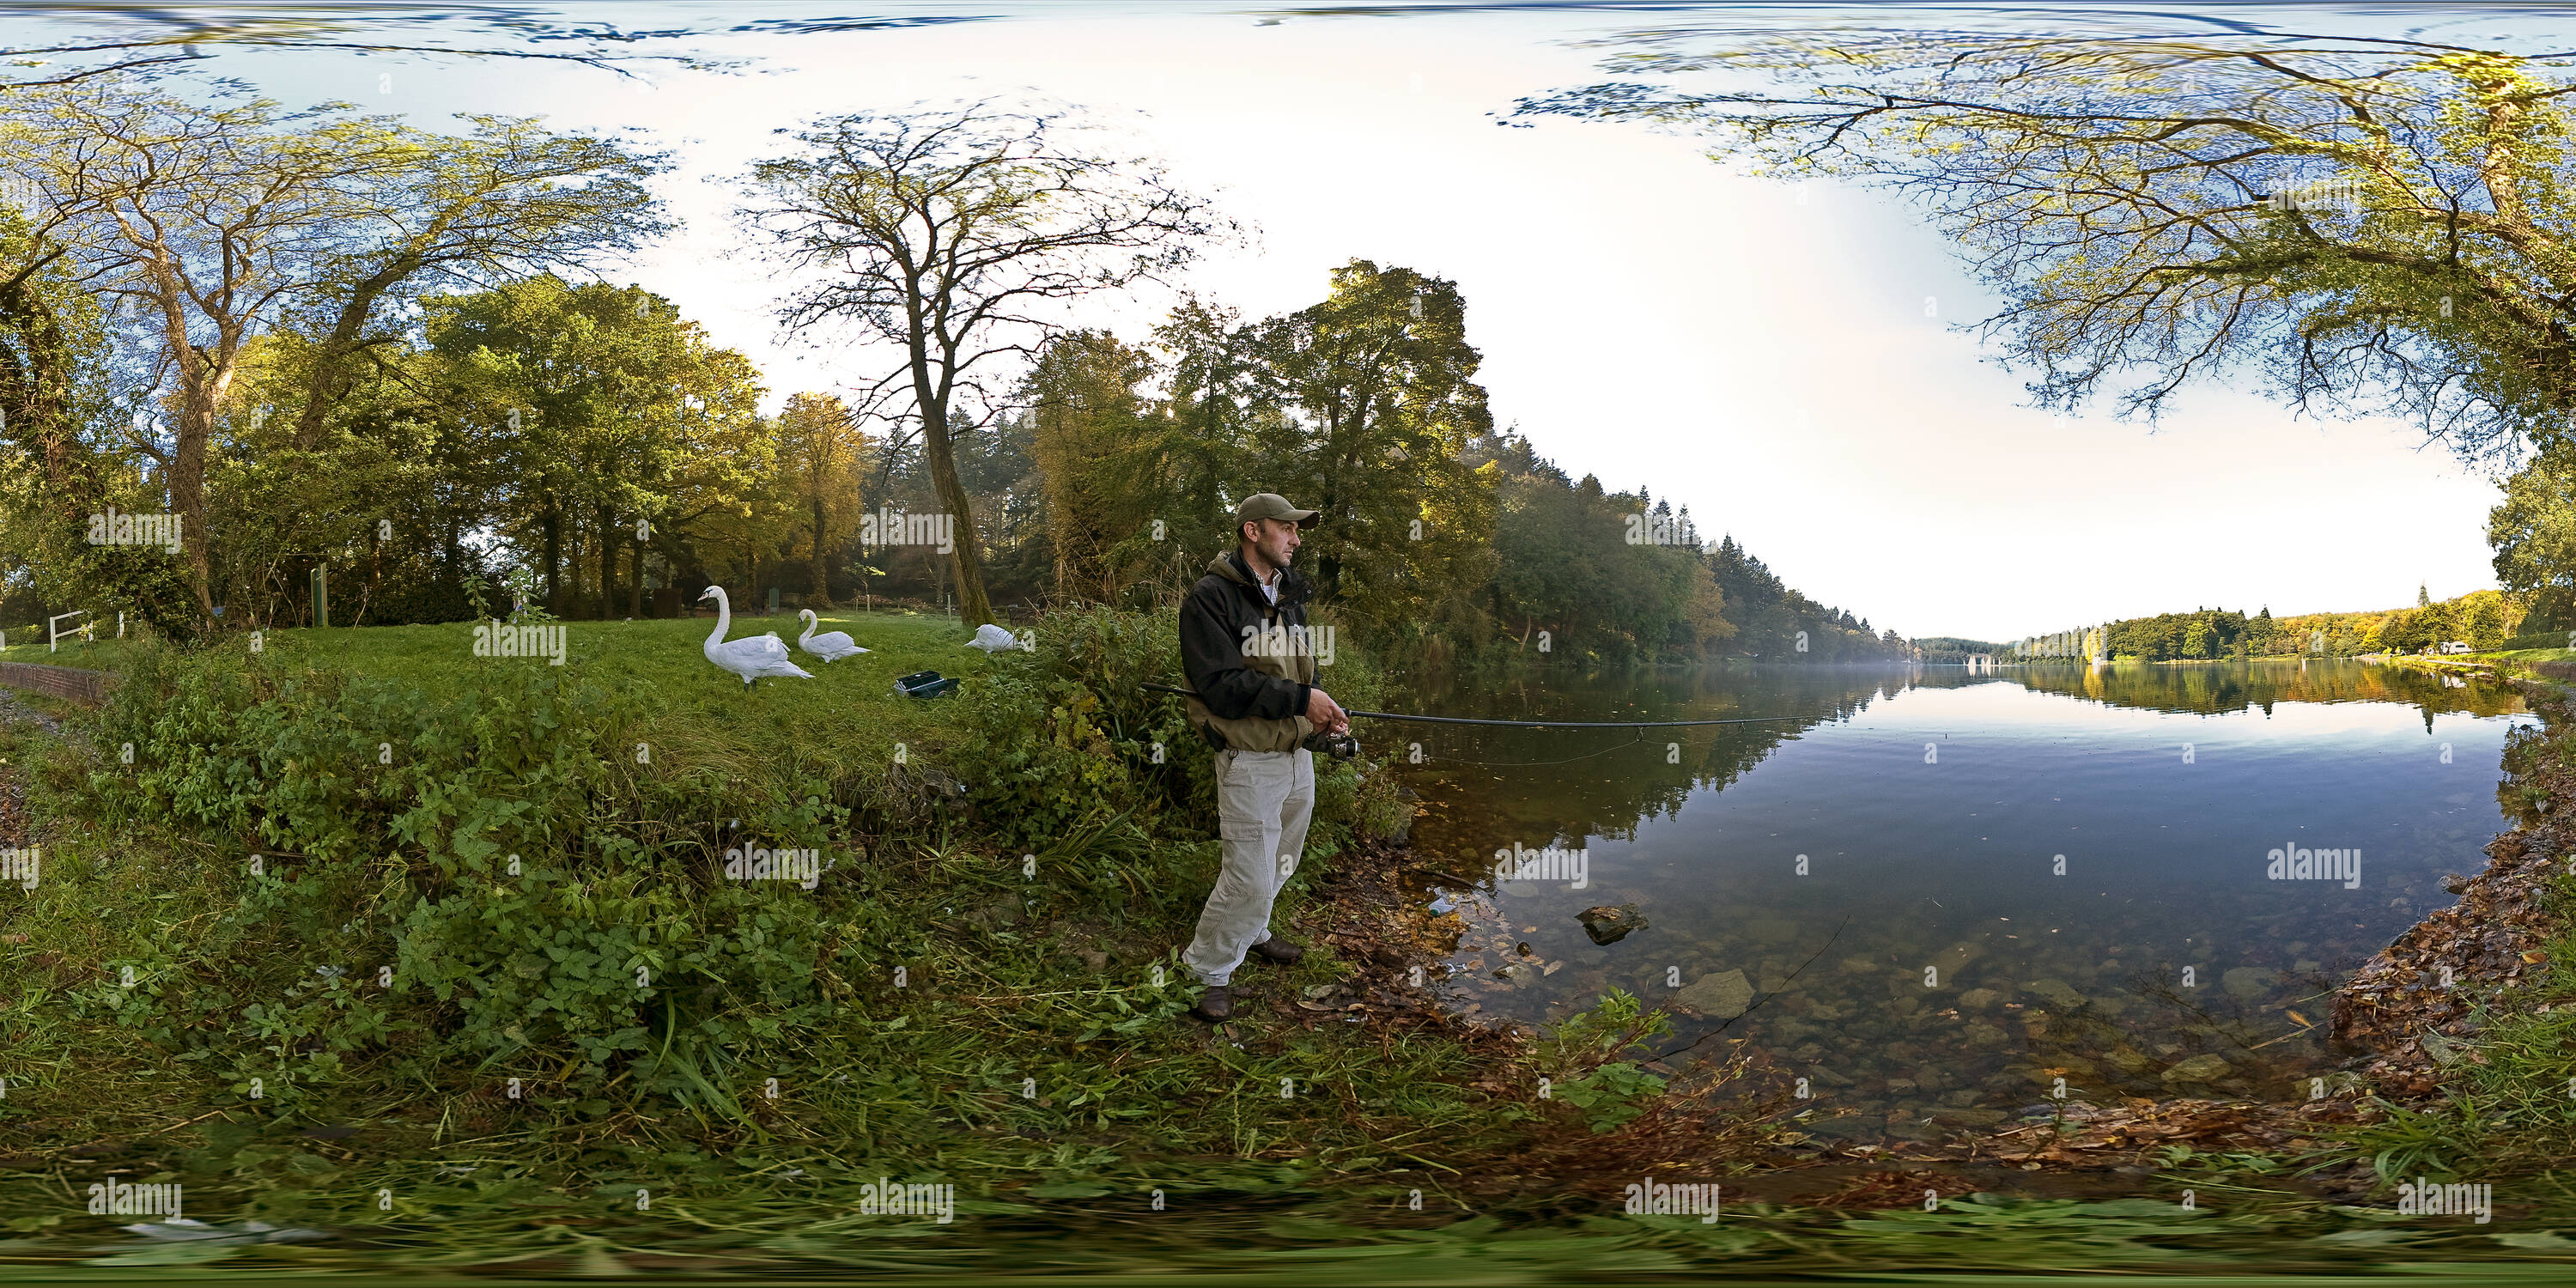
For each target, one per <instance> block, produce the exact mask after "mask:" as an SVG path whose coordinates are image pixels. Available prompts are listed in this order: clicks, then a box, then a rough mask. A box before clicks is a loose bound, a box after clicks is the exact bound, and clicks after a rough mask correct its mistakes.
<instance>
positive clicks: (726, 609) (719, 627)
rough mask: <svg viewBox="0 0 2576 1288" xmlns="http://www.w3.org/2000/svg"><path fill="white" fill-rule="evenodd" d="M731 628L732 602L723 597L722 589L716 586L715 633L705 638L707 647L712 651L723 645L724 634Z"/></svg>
mask: <svg viewBox="0 0 2576 1288" xmlns="http://www.w3.org/2000/svg"><path fill="white" fill-rule="evenodd" d="M732 628H733V601H732V600H730V599H727V598H726V597H725V593H724V587H722V586H718V587H716V632H715V634H713V635H710V636H708V637H707V647H708V648H709V649H713V648H714V647H715V646H716V645H718V644H721V643H723V642H724V637H725V632H726V631H728V630H731V629H732Z"/></svg>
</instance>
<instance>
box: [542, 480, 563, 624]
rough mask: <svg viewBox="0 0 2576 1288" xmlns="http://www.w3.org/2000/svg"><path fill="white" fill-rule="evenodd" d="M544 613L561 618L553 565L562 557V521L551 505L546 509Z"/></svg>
mask: <svg viewBox="0 0 2576 1288" xmlns="http://www.w3.org/2000/svg"><path fill="white" fill-rule="evenodd" d="M545 531H546V585H545V596H546V611H547V612H549V613H555V614H556V615H557V616H561V605H559V604H558V603H557V602H556V600H555V564H556V562H557V561H558V560H560V559H561V558H562V555H563V519H562V517H561V516H560V515H558V514H557V513H556V512H555V508H554V507H553V506H551V505H549V506H547V507H546V517H545Z"/></svg>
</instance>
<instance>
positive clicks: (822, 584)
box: [808, 488, 832, 609]
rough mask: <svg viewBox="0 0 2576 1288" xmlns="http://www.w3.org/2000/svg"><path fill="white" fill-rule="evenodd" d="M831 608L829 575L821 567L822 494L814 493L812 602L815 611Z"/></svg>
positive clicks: (817, 491) (816, 491) (816, 490)
mask: <svg viewBox="0 0 2576 1288" xmlns="http://www.w3.org/2000/svg"><path fill="white" fill-rule="evenodd" d="M831 606H832V581H831V574H830V573H829V572H828V571H827V570H826V569H825V568H824V566H823V492H822V489H820V488H817V489H815V491H814V602H813V603H812V604H810V605H808V607H812V608H816V609H824V608H830V607H831Z"/></svg>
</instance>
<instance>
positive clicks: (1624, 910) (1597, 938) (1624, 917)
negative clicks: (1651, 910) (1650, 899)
mask: <svg viewBox="0 0 2576 1288" xmlns="http://www.w3.org/2000/svg"><path fill="white" fill-rule="evenodd" d="M1575 920H1577V921H1580V922H1582V923H1583V933H1584V934H1587V935H1590V936H1591V937H1592V942H1594V943H1596V944H1615V943H1617V942H1619V941H1620V940H1622V939H1625V938H1627V937H1628V936H1630V935H1633V934H1635V933H1637V932H1638V931H1640V930H1643V929H1645V928H1646V914H1645V913H1643V912H1640V911H1638V909H1637V905H1635V904H1633V903H1623V904H1618V905H1616V906H1612V907H1601V908H1586V909H1584V910H1583V911H1582V912H1579V913H1577V914H1575Z"/></svg>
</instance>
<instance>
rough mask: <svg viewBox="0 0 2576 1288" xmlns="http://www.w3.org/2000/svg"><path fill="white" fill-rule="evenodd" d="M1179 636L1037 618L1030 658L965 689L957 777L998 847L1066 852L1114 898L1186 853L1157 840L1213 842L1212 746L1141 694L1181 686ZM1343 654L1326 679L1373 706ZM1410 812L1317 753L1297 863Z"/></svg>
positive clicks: (1175, 711) (1175, 704)
mask: <svg viewBox="0 0 2576 1288" xmlns="http://www.w3.org/2000/svg"><path fill="white" fill-rule="evenodd" d="M1179 634H1180V632H1179V623H1178V619H1177V615H1176V614H1175V613H1174V612H1173V611H1171V610H1159V611H1156V612H1151V613H1134V612H1126V611H1123V610H1118V609H1111V608H1083V609H1076V610H1065V611H1059V612H1052V613H1048V614H1046V615H1045V616H1043V617H1042V618H1040V619H1039V621H1038V623H1037V625H1036V626H1035V628H1034V636H1035V638H1036V639H1037V640H1038V641H1039V648H1038V649H1037V650H1036V651H1035V652H1008V653H1002V654H999V655H997V656H996V657H995V658H994V665H993V669H992V671H991V673H990V674H989V675H987V676H984V677H980V678H979V679H978V680H977V682H976V683H975V684H973V685H971V686H969V687H968V688H967V689H966V690H965V691H964V697H965V702H966V707H965V710H964V712H963V715H964V717H965V725H966V728H967V730H968V733H969V737H968V739H967V741H966V744H965V745H964V746H963V747H961V748H960V757H959V766H960V771H961V772H962V773H964V774H965V776H966V778H967V780H968V782H969V784H970V785H971V786H972V788H973V789H974V791H975V794H976V798H977V804H978V806H979V809H980V812H981V814H982V816H983V817H985V818H986V819H988V820H991V824H992V826H993V827H994V828H995V829H996V831H997V833H998V839H1000V840H1002V841H1003V842H1004V843H1006V844H1009V845H1014V846H1027V847H1030V848H1032V849H1037V850H1040V851H1044V850H1045V849H1047V848H1048V847H1050V846H1052V847H1055V848H1056V849H1057V850H1059V851H1078V854H1076V853H1068V854H1066V856H1065V857H1066V858H1068V859H1070V860H1072V861H1073V862H1075V863H1076V864H1077V866H1080V867H1081V870H1080V871H1078V872H1076V873H1075V874H1074V875H1076V876H1077V877H1081V878H1084V879H1085V880H1088V881H1091V882H1092V883H1094V884H1098V885H1099V886H1100V887H1101V889H1102V890H1103V891H1104V893H1107V892H1112V891H1115V892H1121V894H1122V897H1123V895H1124V894H1125V893H1131V892H1130V889H1129V886H1128V884H1127V883H1125V882H1124V881H1123V880H1121V879H1119V878H1118V877H1117V876H1116V874H1115V872H1114V871H1112V868H1113V866H1114V865H1124V866H1125V867H1126V868H1128V869H1130V870H1132V869H1133V868H1134V867H1135V866H1136V865H1138V864H1142V863H1150V862H1156V861H1172V860H1173V859H1174V858H1176V857H1182V858H1185V857H1186V856H1187V854H1188V851H1187V850H1185V849H1182V848H1179V847H1176V846H1173V845H1169V844H1163V845H1157V844H1156V842H1158V841H1164V842H1170V841H1177V842H1181V843H1183V844H1184V845H1186V844H1189V843H1195V842H1202V841H1208V840H1211V839H1213V838H1214V837H1215V835H1216V778H1215V765H1214V762H1213V759H1212V757H1211V755H1210V752H1211V748H1210V747H1209V745H1208V743H1207V742H1206V740H1205V739H1203V738H1201V737H1200V736H1199V734H1198V732H1197V731H1196V730H1194V729H1192V728H1191V727H1190V723H1189V717H1188V712H1187V708H1186V707H1185V706H1184V705H1183V703H1182V701H1181V700H1180V699H1179V698H1176V697H1172V696H1169V695H1165V694H1157V693H1147V692H1145V691H1144V690H1143V688H1142V686H1143V685H1145V684H1148V683H1156V684H1169V685H1183V684H1186V680H1185V679H1184V678H1183V677H1182V676H1181V674H1180V639H1179ZM1353 653H1354V650H1350V649H1348V648H1344V649H1343V650H1342V656H1341V658H1340V659H1339V660H1338V661H1337V663H1336V665H1335V666H1334V667H1333V668H1332V670H1331V673H1329V674H1327V675H1326V676H1325V677H1324V680H1325V683H1326V686H1327V688H1328V689H1329V690H1330V691H1331V692H1333V693H1334V694H1335V695H1336V696H1337V697H1338V698H1340V700H1341V701H1343V702H1344V703H1345V704H1346V705H1347V704H1351V703H1364V702H1367V701H1372V700H1374V697H1375V693H1376V686H1377V683H1378V681H1377V677H1376V676H1375V675H1374V673H1372V672H1370V671H1369V670H1367V669H1366V664H1365V663H1364V662H1360V661H1359V660H1357V659H1356V658H1355V657H1354V656H1353ZM1032 730H1035V731H1037V732H1036V733H1035V735H1034V736H1033V735H1032V733H1031V731H1032ZM1409 814H1410V810H1409V809H1408V808H1406V807H1405V806H1404V804H1403V802H1402V801H1401V800H1400V799H1398V789H1397V784H1396V782H1395V779H1394V777H1393V776H1392V775H1391V774H1388V773H1385V772H1383V771H1382V770H1381V769H1379V768H1378V767H1377V766H1374V765H1367V764H1362V763H1357V762H1349V761H1340V760H1334V759H1332V758H1330V757H1324V756H1318V757H1316V760H1315V810H1314V822H1313V824H1312V828H1311V830H1310V832H1309V833H1308V839H1307V855H1308V857H1309V858H1325V857H1329V856H1331V855H1332V854H1334V853H1336V852H1338V851H1340V850H1342V849H1344V848H1346V847H1348V846H1349V845H1350V844H1351V843H1352V842H1353V841H1354V840H1356V839H1357V838H1359V837H1360V836H1363V835H1385V834H1389V833H1392V832H1393V831H1394V830H1396V829H1397V828H1398V827H1400V826H1401V825H1402V823H1403V822H1404V820H1405V819H1406V817H1407V816H1408V815H1409ZM1067 838H1074V839H1075V840H1078V841H1084V842H1085V843H1083V844H1079V845H1074V844H1068V843H1067V840H1066V839H1067ZM1083 865H1087V866H1083Z"/></svg>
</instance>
